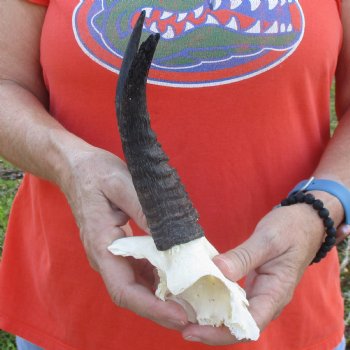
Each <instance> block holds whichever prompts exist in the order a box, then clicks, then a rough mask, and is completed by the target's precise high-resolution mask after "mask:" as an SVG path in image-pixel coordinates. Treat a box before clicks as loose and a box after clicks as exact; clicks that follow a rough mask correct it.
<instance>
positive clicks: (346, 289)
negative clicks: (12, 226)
mask: <svg viewBox="0 0 350 350" xmlns="http://www.w3.org/2000/svg"><path fill="white" fill-rule="evenodd" d="M331 115H332V119H331V127H332V130H334V128H335V127H336V124H337V122H336V118H335V108H334V89H332V93H331ZM21 176H22V174H21V173H20V172H19V171H17V170H16V169H14V168H13V167H12V166H11V165H10V164H9V163H7V162H5V161H3V160H1V158H0V256H1V253H2V247H3V239H4V232H5V228H6V225H7V218H8V215H9V210H10V206H11V203H12V200H13V197H14V194H15V192H16V189H17V187H18V185H19V183H20V179H21ZM338 250H339V253H340V259H341V262H342V266H341V269H342V273H341V283H342V291H343V295H344V301H345V322H346V326H347V327H346V338H347V348H349V349H350V269H349V267H348V260H349V256H348V255H349V251H350V243H349V242H345V243H343V244H342V245H341V246H340V247H339V248H338ZM15 349H16V346H15V343H14V337H13V336H12V335H10V334H8V333H5V332H3V331H1V330H0V350H15Z"/></svg>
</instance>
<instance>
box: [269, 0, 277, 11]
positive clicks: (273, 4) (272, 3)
mask: <svg viewBox="0 0 350 350" xmlns="http://www.w3.org/2000/svg"><path fill="white" fill-rule="evenodd" d="M277 4H278V0H269V10H273V9H274V8H275V7H276V6H277Z"/></svg>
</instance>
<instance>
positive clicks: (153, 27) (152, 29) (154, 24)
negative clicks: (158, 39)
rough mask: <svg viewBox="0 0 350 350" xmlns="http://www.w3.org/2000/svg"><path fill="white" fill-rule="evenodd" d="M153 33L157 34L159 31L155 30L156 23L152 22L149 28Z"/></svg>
mask: <svg viewBox="0 0 350 350" xmlns="http://www.w3.org/2000/svg"><path fill="white" fill-rule="evenodd" d="M149 29H150V30H151V31H152V32H153V33H159V30H158V28H157V23H156V22H153V23H152V24H151V26H150V28H149Z"/></svg>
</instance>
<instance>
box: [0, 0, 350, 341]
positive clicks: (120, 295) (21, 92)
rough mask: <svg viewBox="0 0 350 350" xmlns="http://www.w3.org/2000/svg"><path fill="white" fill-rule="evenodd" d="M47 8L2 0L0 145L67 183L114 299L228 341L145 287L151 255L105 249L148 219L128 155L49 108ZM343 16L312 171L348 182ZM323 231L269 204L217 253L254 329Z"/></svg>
mask: <svg viewBox="0 0 350 350" xmlns="http://www.w3.org/2000/svg"><path fill="white" fill-rule="evenodd" d="M44 16H45V8H43V7H40V6H35V5H30V4H28V3H26V2H25V1H22V0H2V1H1V2H0V49H1V55H0V125H1V128H0V153H1V154H2V155H3V156H5V157H6V158H7V159H8V160H10V161H11V162H12V163H14V164H16V165H17V166H19V167H20V168H22V169H24V170H26V171H28V172H31V173H33V174H35V175H37V176H39V177H41V178H44V179H47V180H49V181H52V182H54V183H56V184H57V185H58V186H59V187H60V188H61V190H62V191H63V193H65V195H66V197H67V199H68V201H69V203H70V206H71V208H72V210H73V213H74V215H75V218H76V221H77V224H78V226H79V228H80V233H81V240H82V244H83V245H84V248H85V250H86V254H87V257H88V259H89V262H90V264H91V266H92V268H94V269H95V270H96V271H97V272H98V273H100V274H101V276H102V278H103V280H104V282H105V285H106V288H107V289H108V291H109V293H110V296H111V298H112V300H113V301H114V302H115V303H116V304H117V305H119V306H121V307H126V308H128V309H130V310H132V311H133V312H135V313H137V314H139V315H140V316H143V317H146V318H149V319H151V320H153V321H155V322H157V323H158V324H160V325H162V326H164V327H167V328H172V329H177V330H179V331H182V334H183V337H184V338H185V339H187V340H192V341H201V342H203V343H206V344H212V345H220V344H231V343H234V342H235V341H236V340H235V339H234V338H233V337H232V336H231V335H230V334H229V332H228V331H227V329H225V328H212V327H205V326H198V325H193V324H188V322H187V317H186V314H185V312H184V310H183V309H182V308H181V307H180V306H179V305H177V304H175V303H173V302H171V301H167V302H162V301H160V300H158V299H157V298H156V297H155V296H154V295H153V292H152V284H153V282H154V279H153V276H152V271H151V268H150V266H149V265H145V264H144V263H143V264H141V263H139V262H138V261H133V262H130V261H129V260H128V259H125V258H122V257H114V256H112V255H111V254H110V253H109V252H107V250H106V246H107V245H108V244H110V242H112V241H113V240H115V239H117V238H120V237H123V236H125V235H128V234H131V232H130V229H129V228H128V227H127V226H125V224H126V223H127V221H128V219H129V218H132V219H134V220H135V222H136V223H137V224H138V225H139V226H140V227H141V228H143V229H144V230H146V231H147V230H148V229H147V226H146V221H145V218H144V216H143V214H142V209H141V206H140V204H139V202H138V199H137V196H136V193H135V189H134V187H133V185H132V182H131V177H130V174H129V172H128V171H127V168H126V166H125V164H124V163H123V162H122V161H121V160H120V159H118V158H117V157H115V156H114V155H113V154H111V153H109V152H106V151H104V150H102V149H98V148H96V147H94V146H92V145H89V144H87V143H86V142H85V141H84V140H82V139H80V138H78V137H76V136H75V135H73V134H71V133H69V132H68V131H67V130H65V129H64V128H63V127H62V126H61V125H60V124H59V123H57V121H55V120H54V119H53V118H52V117H51V116H50V115H49V113H48V112H47V110H46V106H47V104H48V98H47V92H46V90H45V87H44V84H43V81H42V77H41V70H40V63H39V42H40V30H41V27H42V23H43V19H44ZM343 23H344V34H345V38H344V43H345V46H344V48H343V50H342V53H341V56H340V58H339V67H338V72H337V108H338V112H339V115H340V116H342V119H341V122H340V124H339V127H338V129H337V131H336V133H335V136H334V138H333V139H332V142H330V144H329V146H328V147H327V150H326V152H325V153H324V156H323V158H322V160H321V162H320V164H319V166H318V167H317V169H315V173H314V174H315V176H317V177H319V178H331V179H335V180H339V181H342V182H343V183H344V184H345V185H346V186H347V187H349V188H350V170H349V167H348V166H347V164H349V161H350V139H349V137H348V135H349V133H350V69H349V66H350V44H349V43H350V0H343ZM23 52H25V53H26V54H25V55H23ZM56 140H60V142H59V143H57V141H56ZM38 150H40V151H39V152H38ZM41 150H45V152H42V151H41ZM317 197H318V198H320V199H322V200H323V201H324V202H325V206H326V207H327V208H329V209H330V212H331V216H332V218H333V219H334V221H335V223H336V224H340V223H341V222H342V220H343V216H344V213H343V209H342V207H341V205H340V203H339V202H338V200H337V199H335V198H334V197H332V196H330V195H328V194H326V193H323V192H319V193H317ZM345 231H346V230H345ZM323 234H324V233H323V227H322V224H321V221H320V220H319V218H318V217H317V216H316V215H315V212H314V210H313V209H312V208H310V207H309V206H307V205H303V204H298V205H294V206H291V207H284V208H279V209H274V210H273V211H271V212H270V213H269V214H268V215H266V216H265V217H264V218H263V219H262V220H261V221H260V223H259V224H258V225H257V228H256V229H255V231H254V233H253V234H252V236H251V237H250V238H249V239H248V240H247V241H246V242H244V243H243V244H242V245H241V246H239V247H237V248H235V249H233V250H230V251H228V252H227V253H225V254H222V255H220V256H218V257H217V258H216V259H215V261H216V263H217V265H218V266H219V267H220V268H221V269H222V271H223V272H224V273H225V275H226V276H227V277H229V278H231V279H233V280H237V279H239V278H241V277H242V276H245V275H247V274H248V279H247V293H248V297H249V300H250V304H251V312H252V314H253V317H254V318H255V319H256V321H257V323H258V325H259V327H260V328H261V329H264V328H265V327H266V325H267V324H268V323H269V322H270V321H271V320H272V319H274V318H275V317H277V315H278V314H279V313H280V312H281V311H282V309H283V307H284V306H285V305H286V304H287V303H288V302H289V301H290V299H291V298H292V294H293V290H294V289H295V287H296V285H297V284H298V281H299V280H300V278H301V276H302V274H303V272H304V270H305V269H306V268H307V266H308V264H309V262H310V261H311V260H312V258H313V257H314V255H315V253H316V252H317V250H318V249H319V247H320V245H321V241H322V238H323ZM116 275H118V279H117V280H116V279H115V276H116ZM262 305H263V306H262Z"/></svg>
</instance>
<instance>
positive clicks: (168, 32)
mask: <svg viewBox="0 0 350 350" xmlns="http://www.w3.org/2000/svg"><path fill="white" fill-rule="evenodd" d="M174 36H175V32H174V28H173V27H172V26H168V27H167V29H166V32H165V33H164V34H163V35H162V38H164V39H172V38H173V37H174Z"/></svg>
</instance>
